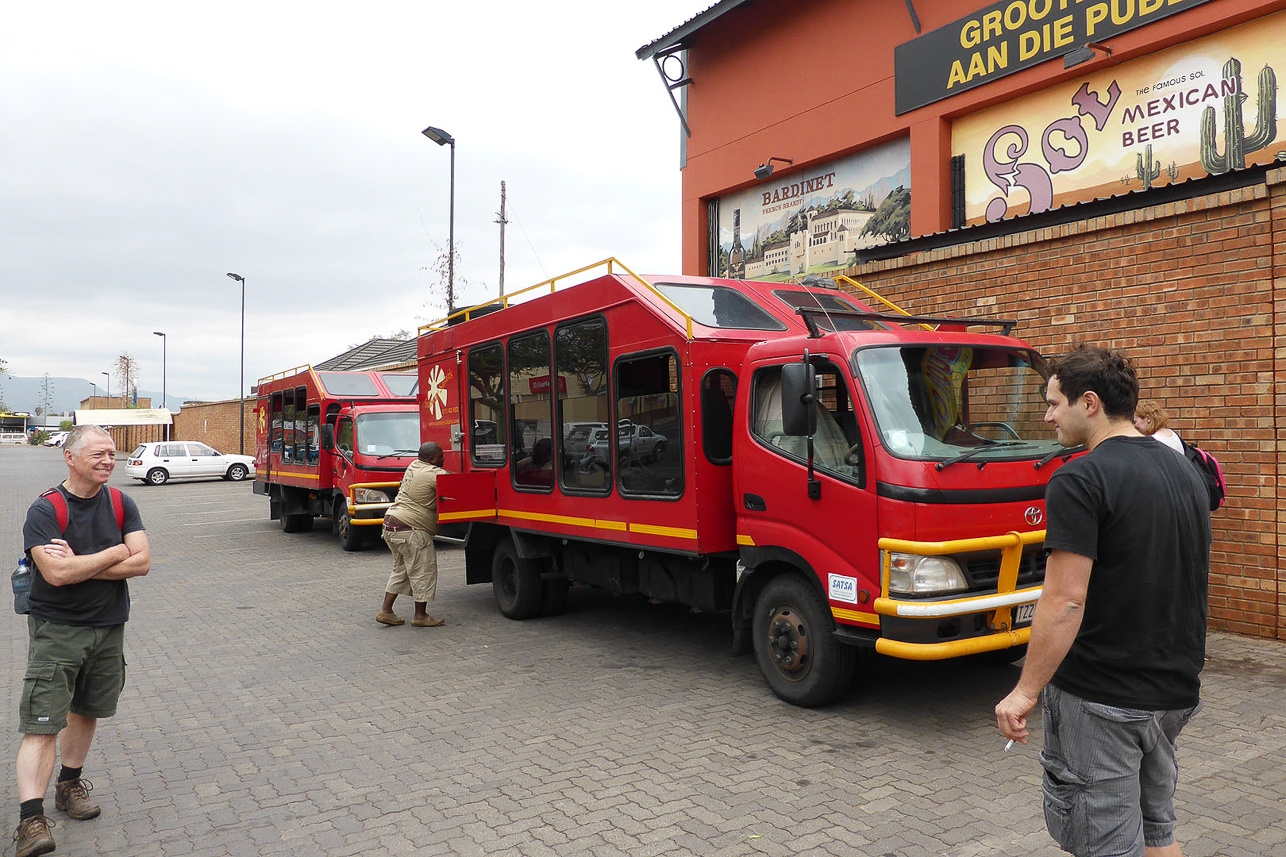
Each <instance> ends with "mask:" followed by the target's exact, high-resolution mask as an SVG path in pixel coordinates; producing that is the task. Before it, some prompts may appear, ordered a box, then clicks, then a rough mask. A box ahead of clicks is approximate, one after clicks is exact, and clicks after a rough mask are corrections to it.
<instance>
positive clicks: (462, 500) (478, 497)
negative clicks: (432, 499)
mask: <svg viewBox="0 0 1286 857" xmlns="http://www.w3.org/2000/svg"><path fill="white" fill-rule="evenodd" d="M494 517H496V471H494V470H475V471H473V472H470V473H447V474H445V475H443V476H439V477H438V522H439V523H442V524H447V523H459V522H461V521H485V520H490V519H492V518H494Z"/></svg>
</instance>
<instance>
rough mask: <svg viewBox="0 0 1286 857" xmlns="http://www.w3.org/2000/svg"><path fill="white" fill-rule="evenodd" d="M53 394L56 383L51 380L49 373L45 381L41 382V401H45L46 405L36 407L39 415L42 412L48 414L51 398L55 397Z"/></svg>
mask: <svg viewBox="0 0 1286 857" xmlns="http://www.w3.org/2000/svg"><path fill="white" fill-rule="evenodd" d="M53 395H54V385H53V383H52V382H51V381H50V380H49V375H48V374H46V375H45V379H44V381H42V382H41V383H40V401H41V402H43V403H44V407H43V408H36V413H37V415H39V414H40V413H41V412H43V413H46V414H47V413H49V400H50V398H52V397H53Z"/></svg>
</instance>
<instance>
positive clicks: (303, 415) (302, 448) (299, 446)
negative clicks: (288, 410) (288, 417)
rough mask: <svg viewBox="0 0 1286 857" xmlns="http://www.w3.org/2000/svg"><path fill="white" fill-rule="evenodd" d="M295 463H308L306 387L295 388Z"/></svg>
mask: <svg viewBox="0 0 1286 857" xmlns="http://www.w3.org/2000/svg"><path fill="white" fill-rule="evenodd" d="M295 463H296V464H307V463H308V388H307V387H296V388H295Z"/></svg>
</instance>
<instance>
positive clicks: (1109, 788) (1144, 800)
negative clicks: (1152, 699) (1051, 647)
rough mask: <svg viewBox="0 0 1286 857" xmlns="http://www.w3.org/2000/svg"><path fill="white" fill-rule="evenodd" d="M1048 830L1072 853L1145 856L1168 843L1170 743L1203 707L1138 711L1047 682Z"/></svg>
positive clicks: (1172, 772) (1043, 757)
mask: <svg viewBox="0 0 1286 857" xmlns="http://www.w3.org/2000/svg"><path fill="white" fill-rule="evenodd" d="M1044 701H1045V707H1044V716H1043V722H1044V729H1045V748H1044V749H1043V750H1042V751H1041V754H1040V763H1041V765H1042V766H1043V767H1044V769H1045V777H1044V785H1043V788H1042V791H1043V793H1044V799H1045V826H1046V827H1047V828H1048V829H1049V835H1050V836H1052V837H1054V840H1055V841H1056V842H1058V844H1059V845H1060V846H1061V847H1062V849H1063V850H1064V851H1070V852H1071V853H1072V854H1074V855H1076V857H1096V855H1119V857H1143V854H1144V850H1143V849H1144V846H1147V847H1149V848H1159V847H1164V846H1166V845H1170V844H1172V843H1173V842H1174V826H1175V815H1174V789H1175V785H1176V784H1177V782H1178V778H1179V766H1178V762H1177V761H1176V759H1175V742H1176V741H1177V740H1178V737H1179V732H1181V731H1182V730H1183V727H1184V726H1186V725H1187V724H1188V721H1189V720H1191V719H1192V716H1193V715H1194V714H1196V713H1197V710H1198V709H1199V708H1200V707H1201V706H1200V705H1196V706H1194V707H1192V708H1185V709H1179V710H1175V711H1143V710H1139V709H1133V708H1115V707H1113V706H1110V705H1101V704H1099V703H1097V702H1088V701H1086V700H1084V699H1081V698H1080V697H1077V696H1073V695H1072V694H1070V693H1067V692H1065V691H1062V690H1059V689H1058V688H1056V687H1054V686H1053V685H1052V684H1051V685H1048V686H1047V687H1046V688H1045V700H1044Z"/></svg>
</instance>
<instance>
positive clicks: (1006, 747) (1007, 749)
mask: <svg viewBox="0 0 1286 857" xmlns="http://www.w3.org/2000/svg"><path fill="white" fill-rule="evenodd" d="M1012 746H1014V739H1013V738H1010V739H1009V741H1008V742H1007V743H1006V744H1005V752H1006V753H1008V752H1009V748H1010V747H1012Z"/></svg>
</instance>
